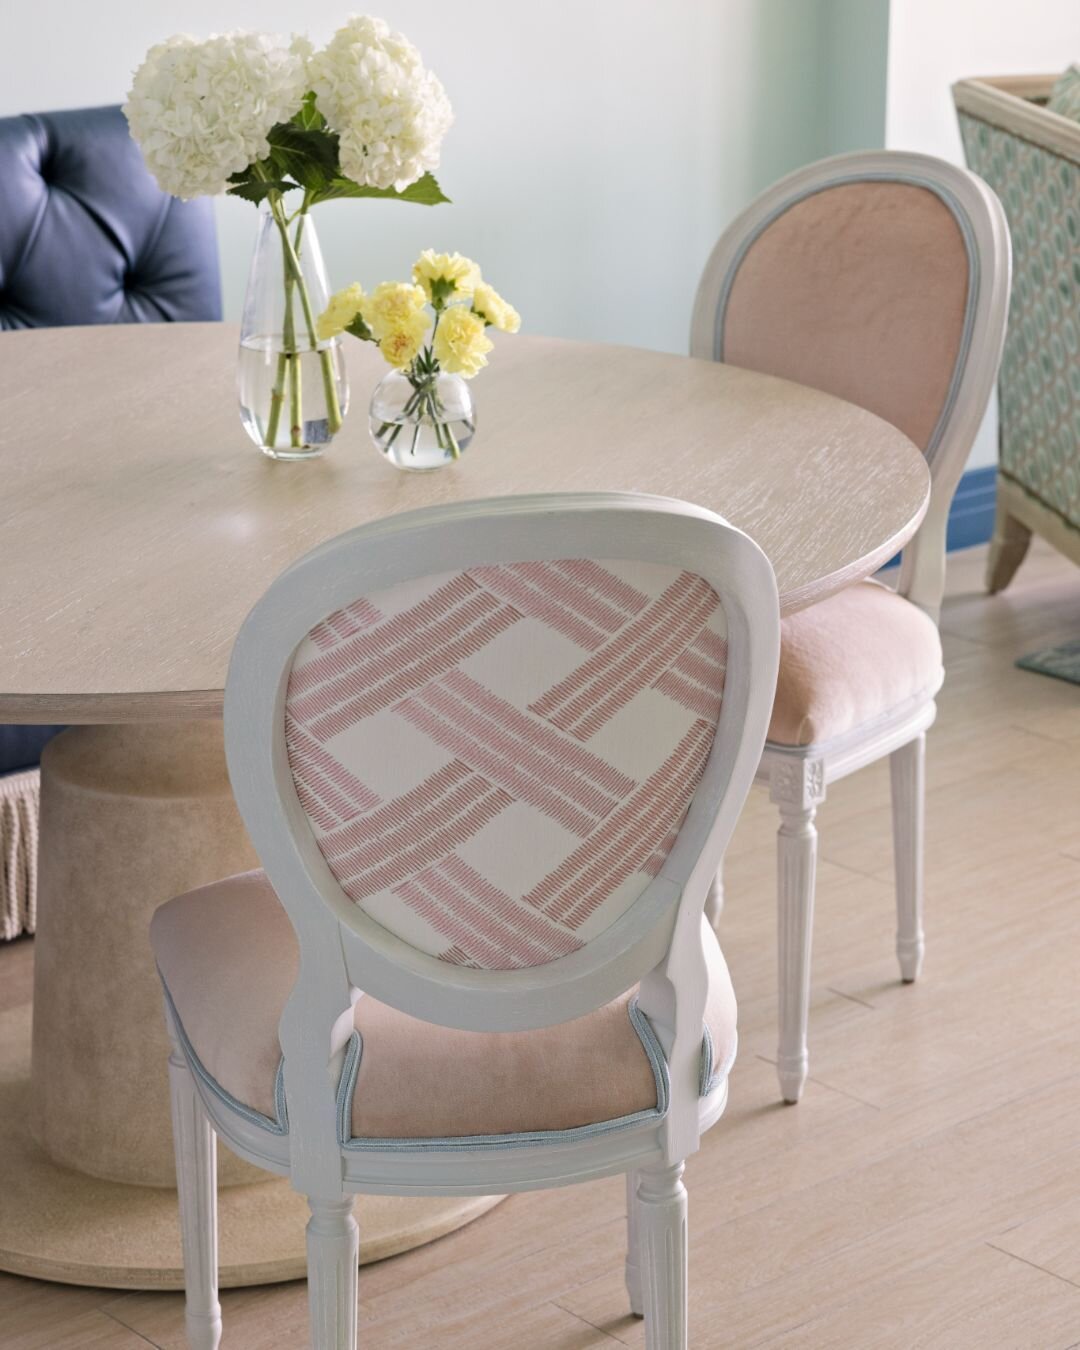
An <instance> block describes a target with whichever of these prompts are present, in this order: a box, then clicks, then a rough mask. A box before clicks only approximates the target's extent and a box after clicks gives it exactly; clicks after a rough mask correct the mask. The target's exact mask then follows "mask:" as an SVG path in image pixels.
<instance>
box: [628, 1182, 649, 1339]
mask: <svg viewBox="0 0 1080 1350" xmlns="http://www.w3.org/2000/svg"><path fill="white" fill-rule="evenodd" d="M637 1187H638V1174H637V1173H636V1172H627V1174H626V1292H627V1294H628V1295H629V1296H630V1311H631V1312H632V1313H633V1314H634V1316H635V1317H644V1316H645V1303H644V1296H643V1294H642V1292H641V1233H640V1228H641V1224H640V1222H639V1220H638V1198H637Z"/></svg>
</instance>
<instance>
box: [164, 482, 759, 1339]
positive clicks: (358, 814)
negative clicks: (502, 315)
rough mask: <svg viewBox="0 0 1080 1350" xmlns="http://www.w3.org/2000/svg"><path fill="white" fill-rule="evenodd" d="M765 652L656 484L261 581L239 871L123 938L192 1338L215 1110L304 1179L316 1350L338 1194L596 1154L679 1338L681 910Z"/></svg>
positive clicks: (745, 551) (367, 547) (693, 999)
mask: <svg viewBox="0 0 1080 1350" xmlns="http://www.w3.org/2000/svg"><path fill="white" fill-rule="evenodd" d="M778 644H779V618H778V609H777V596H776V587H775V581H774V578H773V575H772V569H771V568H770V566H769V564H768V562H767V561H766V559H765V557H764V555H763V554H762V553H761V552H760V550H759V549H758V548H757V546H756V545H754V544H753V543H752V542H751V541H750V540H749V539H747V538H746V537H745V536H744V535H742V534H740V533H739V532H738V531H736V530H734V529H732V528H731V527H730V526H729V525H727V524H725V523H724V522H723V521H721V520H720V519H719V518H718V517H716V516H713V515H711V514H709V513H708V512H705V511H702V510H698V509H697V508H694V507H692V506H688V505H686V504H684V503H679V502H673V501H668V500H664V499H658V498H648V497H633V496H626V495H607V494H604V495H573V496H569V495H567V496H562V495H559V496H546V497H521V498H506V499H501V500H494V501H481V502H474V503H465V504H462V505H456V506H451V507H445V508H434V509H431V510H425V511H419V512H414V513H410V514H406V515H399V516H395V517H392V518H390V519H388V520H385V521H382V522H380V523H377V524H375V525H371V526H365V527H362V528H360V529H357V530H355V531H353V532H351V533H349V534H347V535H343V536H341V537H340V538H338V539H336V540H333V541H332V542H330V543H329V544H327V545H325V546H323V547H322V548H320V549H317V550H316V551H315V552H314V553H311V554H309V555H308V556H307V557H306V558H305V559H303V560H301V561H300V562H299V563H297V564H296V565H295V566H294V567H292V568H290V569H289V571H287V572H286V573H285V574H284V575H283V576H282V577H281V578H279V580H278V581H277V582H275V583H274V585H273V586H272V587H271V588H270V590H269V591H268V592H267V594H266V596H265V597H264V598H263V599H262V600H261V601H260V602H259V604H258V605H257V606H256V607H255V609H254V610H253V611H252V613H251V615H250V616H249V617H248V619H247V621H246V622H245V624H244V627H243V629H242V630H241V633H240V635H239V637H238V639H237V643H236V647H235V650H234V653H233V659H232V664H231V667H230V672H229V679H228V685H227V688H226V698H225V736H226V749H227V754H228V760H229V770H230V776H231V778H232V783H233V788H234V791H235V793H236V799H237V802H238V804H239V806H240V810H241V812H242V814H243V817H244V821H245V823H246V825H247V827H248V830H249V832H250V834H251V838H252V840H253V842H254V844H255V847H256V849H257V851H258V854H259V857H260V859H261V861H262V863H263V865H264V867H265V873H249V874H247V875H245V876H243V877H239V878H231V879H229V880H227V881H225V882H222V883H218V884H216V885H214V886H210V887H206V888H203V890H201V891H197V892H193V893H191V894H190V895H187V896H182V897H179V898H177V899H176V900H172V901H170V902H169V903H168V904H166V905H164V906H163V907H162V908H161V909H159V910H158V912H157V914H156V915H155V917H154V921H153V927H152V941H153V945H154V950H155V954H156V957H157V961H158V967H159V970H160V971H161V974H162V979H163V982H164V985H165V990H166V1004H167V1010H168V1019H169V1022H170V1027H171V1030H172V1035H173V1037H174V1046H175V1048H174V1053H173V1056H172V1058H171V1060H170V1065H171V1073H172V1082H173V1100H174V1124H175V1131H176V1147H177V1168H178V1175H179V1183H180V1184H179V1190H180V1200H181V1210H182V1218H183V1232H184V1241H185V1246H184V1250H185V1269H186V1276H187V1292H188V1327H189V1335H190V1338H191V1341H192V1344H194V1345H198V1346H216V1345H217V1343H218V1337H219V1336H220V1317H219V1311H218V1304H217V1297H216V1283H215V1282H216V1270H215V1258H214V1252H215V1239H214V1237H213V1225H214V1219H213V1195H214V1170H213V1154H212V1130H216V1131H217V1132H218V1133H220V1134H221V1135H222V1136H223V1137H224V1138H225V1139H226V1140H227V1141H228V1143H229V1146H230V1147H231V1148H233V1149H235V1150H236V1151H237V1152H239V1153H240V1154H241V1156H243V1157H245V1158H247V1159H249V1160H250V1161H252V1162H254V1163H256V1164H258V1165H260V1166H263V1167H268V1168H271V1169H272V1170H277V1171H281V1172H286V1173H288V1174H289V1175H290V1176H291V1178H292V1181H293V1184H294V1185H295V1187H296V1188H297V1189H298V1190H299V1191H301V1192H302V1193H304V1194H306V1195H307V1196H308V1199H309V1203H310V1206H311V1211H312V1218H311V1221H310V1224H309V1228H308V1259H309V1267H308V1269H309V1276H308V1278H309V1299H310V1303H311V1318H312V1337H313V1343H314V1345H315V1346H316V1348H317V1350H342V1347H352V1346H355V1344H356V1276H357V1253H358V1242H359V1238H358V1234H357V1228H356V1222H355V1219H354V1218H353V1216H352V1203H351V1196H352V1195H353V1194H355V1193H359V1192H369V1193H390V1194H409V1193H412V1194H417V1193H419V1194H423V1193H430V1194H479V1195H483V1194H490V1193H493V1192H495V1193H498V1192H502V1191H514V1190H522V1189H529V1188H534V1187H538V1186H558V1185H564V1184H568V1183H570V1182H573V1181H579V1180H586V1179H589V1178H592V1177H597V1176H601V1175H605V1174H611V1173H625V1174H627V1177H628V1218H629V1221H630V1237H629V1245H628V1256H627V1282H628V1287H629V1292H630V1300H631V1304H632V1306H633V1308H634V1310H635V1311H636V1312H638V1313H641V1312H644V1315H645V1318H646V1332H647V1343H648V1345H649V1347H650V1350H660V1347H664V1348H665V1350H674V1348H678V1347H685V1346H686V1345H687V1330H686V1301H687V1300H686V1209H685V1205H686V1196H685V1190H684V1188H683V1185H682V1181H681V1177H682V1170H683V1160H684V1159H685V1158H686V1157H687V1156H688V1155H689V1154H690V1153H693V1152H694V1151H695V1150H696V1148H697V1146H698V1140H699V1137H700V1134H701V1132H702V1131H703V1130H704V1129H706V1128H708V1127H709V1126H710V1125H711V1124H712V1123H713V1122H714V1121H715V1120H716V1119H717V1118H718V1117H719V1115H720V1113H721V1111H722V1110H723V1107H724V1104H725V1100H726V1095H727V1086H726V1084H727V1074H728V1070H729V1068H730V1066H731V1063H732V1060H733V1058H734V1053H735V1003H734V995H733V993H732V990H731V985H730V981H729V978H728V975H727V971H726V967H725V966H724V962H723V957H722V956H721V954H720V950H719V947H718V946H717V943H716V938H715V935H714V934H713V932H712V929H711V928H710V927H709V925H708V924H707V923H706V922H705V921H704V918H703V909H704V903H705V896H706V892H707V890H708V885H709V882H710V879H711V877H712V875H713V874H714V873H715V869H716V867H717V866H718V863H719V859H720V856H721V853H722V850H723V848H724V845H725V843H726V840H727V839H728V837H729V835H730V833H731V830H732V827H733V826H734V823H735V820H736V817H737V815H738V812H739V809H740V807H741V805H742V802H743V800H744V798H745V795H746V792H747V791H748V789H749V786H750V783H751V782H752V780H753V776H754V771H755V769H756V767H757V763H758V760H759V758H760V754H761V747H762V744H763V742H764V736H765V728H766V723H767V721H768V716H769V709H770V707H771V704H772V694H773V686H774V681H775V673H776V662H777V654H778ZM361 991H362V992H361Z"/></svg>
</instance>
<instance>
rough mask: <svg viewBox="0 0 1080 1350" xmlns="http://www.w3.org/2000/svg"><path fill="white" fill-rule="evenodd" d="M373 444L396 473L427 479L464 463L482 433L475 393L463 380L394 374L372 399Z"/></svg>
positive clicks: (439, 373)
mask: <svg viewBox="0 0 1080 1350" xmlns="http://www.w3.org/2000/svg"><path fill="white" fill-rule="evenodd" d="M370 417H371V439H372V440H373V441H374V442H375V444H376V446H377V447H378V448H379V449H380V450H381V451H382V453H383V455H384V456H385V457H386V458H387V459H388V460H389V461H390V463H391V464H393V466H394V468H396V469H404V470H406V471H407V472H413V473H423V472H425V471H426V470H429V469H441V468H442V467H443V466H444V465H446V464H453V463H454V461H455V460H458V459H460V458H461V456H462V455H463V454H464V452H465V451H466V450H467V449H468V447H469V442H470V441H471V440H472V438H473V435H474V433H475V431H476V411H475V409H474V407H473V397H472V391H471V389H470V388H469V384H468V381H467V380H464V379H462V377H461V376H460V375H448V374H447V373H446V372H445V371H437V372H436V373H435V374H434V375H431V376H428V377H427V378H424V379H418V378H416V377H413V376H410V375H409V374H408V373H407V372H406V371H402V370H392V371H390V373H389V374H388V375H384V376H383V378H382V379H381V380H380V381H379V383H378V384H377V385H376V387H375V392H374V394H372V396H371V413H370Z"/></svg>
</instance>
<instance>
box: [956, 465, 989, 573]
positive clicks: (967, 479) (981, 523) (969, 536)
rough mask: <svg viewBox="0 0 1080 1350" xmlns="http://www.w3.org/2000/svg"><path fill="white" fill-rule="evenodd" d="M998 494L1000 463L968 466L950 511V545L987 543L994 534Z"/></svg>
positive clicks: (965, 546)
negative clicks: (998, 466) (995, 506)
mask: <svg viewBox="0 0 1080 1350" xmlns="http://www.w3.org/2000/svg"><path fill="white" fill-rule="evenodd" d="M996 495H997V465H996V464H984V465H983V466H982V467H981V468H978V469H968V471H967V473H965V474H964V476H963V477H962V478H961V479H960V482H959V484H958V485H957V488H956V495H955V496H954V497H953V499H952V506H951V508H950V510H949V529H948V533H947V535H946V545H945V546H946V548H948V550H949V552H950V553H951V552H952V551H953V549H956V548H971V547H972V546H973V545H975V544H985V543H986V541H987V540H988V539H989V538H990V536H991V535H992V534H993V533H994V501H995V498H996Z"/></svg>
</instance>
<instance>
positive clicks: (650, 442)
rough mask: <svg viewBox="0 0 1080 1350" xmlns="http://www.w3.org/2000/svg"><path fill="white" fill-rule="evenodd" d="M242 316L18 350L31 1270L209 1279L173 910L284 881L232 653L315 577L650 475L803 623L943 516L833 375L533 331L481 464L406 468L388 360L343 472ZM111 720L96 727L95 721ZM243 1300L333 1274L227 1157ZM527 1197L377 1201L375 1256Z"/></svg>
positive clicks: (294, 1224)
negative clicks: (384, 520) (246, 335)
mask: <svg viewBox="0 0 1080 1350" xmlns="http://www.w3.org/2000/svg"><path fill="white" fill-rule="evenodd" d="M237 340H238V333H237V329H236V327H235V326H233V325H230V324H160V325H131V326H118V327H97V328H60V329H49V330H34V331H24V332H8V333H3V334H0V483H2V488H0V559H2V568H0V578H2V580H0V586H2V596H3V599H2V620H0V722H37V723H49V722H64V723H68V724H72V725H71V729H70V730H68V731H66V732H64V733H62V734H61V735H60V736H59V737H57V738H56V739H55V740H53V741H52V742H51V743H50V745H49V747H48V748H47V750H46V753H45V756H44V761H43V765H42V818H41V841H40V852H39V856H40V864H39V904H38V931H37V938H36V942H35V948H36V950H35V962H34V965H35V970H34V994H33V1036H32V1056H31V1054H30V1040H31V1038H30V1034H29V1025H28V1024H29V1022H30V1010H29V1008H26V1009H21V1010H19V1009H17V1010H15V1011H13V1012H10V1013H7V1014H5V1015H3V1017H0V1177H2V1179H0V1198H2V1204H0V1269H5V1270H8V1271H13V1272H16V1273H19V1274H24V1275H32V1276H38V1277H41V1278H45V1279H53V1280H61V1281H67V1282H71V1283H77V1284H91V1285H108V1286H115V1287H127V1288H132V1287H134V1288H170V1287H178V1286H180V1285H181V1284H182V1273H181V1263H180V1251H179V1235H178V1223H177V1212H176V1196H175V1191H174V1190H172V1189H171V1188H172V1187H173V1185H174V1173H173V1160H172V1142H171V1130H170V1121H169V1100H168V1085H167V1074H166V1060H167V1054H168V1047H167V1042H166V1036H165V1030H164V1021H163V1016H162V1007H161V989H160V986H159V982H158V979H157V976H156V973H155V970H154V963H153V958H152V956H151V953H150V947H149V942H148V937H147V927H148V924H149V920H150V915H151V914H152V913H153V911H154V909H155V907H156V906H157V905H159V904H161V903H162V902H163V901H164V900H167V899H169V898H170V897H171V896H172V895H175V894H178V893H180V892H182V891H185V890H189V889H191V888H193V887H195V886H199V885H202V884H203V883H205V882H208V881H211V880H214V879H216V878H219V877H221V876H224V875H228V874H230V873H233V872H239V871H243V870H245V869H247V868H250V867H254V866H257V859H256V858H255V856H254V854H253V852H252V849H251V845H250V844H249V842H248V840H247V838H246V836H245V833H244V829H243V826H242V824H241V821H240V819H239V816H238V814H237V812H236V809H235V806H234V805H233V802H232V798H231V794H230V792H229V785H228V778H227V774H226V770H225V762H224V755H223V750H222V728H221V711H222V695H223V689H224V685H225V675H226V669H227V666H228V661H229V653H230V649H231V647H232V643H233V639H234V637H235V636H236V633H237V630H238V628H239V626H240V624H241V622H242V620H243V618H244V616H245V615H246V613H247V612H248V610H249V609H250V607H251V606H252V605H253V604H254V602H255V601H256V600H257V599H258V597H259V596H260V595H261V594H262V592H263V591H264V590H265V589H266V587H267V586H268V585H269V584H270V582H271V581H272V580H273V579H274V577H275V576H276V575H277V574H278V573H279V572H280V571H281V570H282V569H283V568H285V567H287V566H288V565H289V564H290V563H291V562H293V561H294V560H295V559H296V558H298V557H299V556H300V555H301V554H303V553H305V552H306V551H307V550H308V549H310V548H312V547H314V546H315V545H316V544H318V543H320V542H321V541H323V540H325V539H328V538H330V537H331V536H332V535H335V534H337V533H339V532H340V531H342V530H345V529H348V528H349V527H350V526H354V525H359V524H362V523H364V522H366V521H372V520H376V519H379V518H380V517H383V516H387V515H391V514H394V513H395V512H399V511H407V510H411V509H413V508H416V507H421V506H430V505H432V504H435V503H444V502H452V501H463V500H466V499H469V498H478V497H489V496H498V495H505V494H510V493H525V492H548V491H601V490H618V491H634V492H645V493H657V494H661V495H664V496H670V497H678V498H684V499H686V500H688V501H691V502H695V503H698V504H699V505H701V506H704V507H708V508H709V509H711V510H713V511H716V512H718V513H719V514H720V515H722V516H724V517H725V518H726V519H727V520H729V521H731V522H732V523H733V524H735V525H737V526H738V527H739V528H740V529H742V530H744V531H746V532H747V533H748V534H749V535H751V536H752V537H753V538H754V539H755V540H756V541H757V543H758V544H759V545H760V546H761V547H762V548H763V549H764V551H765V553H766V555H767V556H768V558H769V559H770V561H771V563H772V565H773V567H774V569H775V572H776V577H777V582H778V586H779V591H780V602H781V608H782V610H783V612H784V613H791V612H793V611H795V610H798V609H801V608H803V607H805V606H807V605H811V604H813V603H814V602H815V601H818V600H822V599H824V598H825V597H826V596H828V595H831V594H833V593H834V592H835V591H837V590H839V589H840V588H842V587H844V586H847V585H850V584H851V583H852V582H855V581H858V580H860V579H862V578H864V577H866V576H868V575H869V574H870V573H872V572H874V571H875V570H876V569H877V568H878V567H880V566H881V564H882V563H884V562H885V561H886V560H887V559H888V558H890V557H891V556H892V555H893V554H894V553H895V552H896V551H897V550H898V549H899V548H900V547H901V546H902V545H903V544H904V542H905V541H906V540H907V539H908V538H910V536H911V535H912V533H913V532H914V530H915V529H916V527H917V525H918V523H919V521H920V519H921V518H922V515H923V512H924V511H925V509H926V505H927V501H928V495H929V483H930V480H929V474H928V472H927V468H926V463H925V460H924V458H923V456H922V455H921V454H920V453H919V451H918V450H917V449H916V448H915V446H914V445H912V443H911V442H910V441H909V440H908V439H907V438H906V437H905V436H904V435H902V434H901V432H899V431H898V430H897V429H896V428H895V427H893V426H891V425H889V424H888V423H886V422H883V421H881V420H880V419H879V418H877V417H875V416H873V415H872V414H870V413H868V412H866V411H864V410H862V409H860V408H857V407H854V406H853V405H851V404H849V403H845V402H843V401H841V400H839V399H836V398H832V397H830V396H828V395H825V394H822V393H820V392H817V391H815V390H811V389H807V388H804V387H802V386H799V385H795V384H790V383H787V382H785V381H782V380H777V379H774V378H772V377H769V376H766V375H761V374H755V373H751V372H748V371H744V370H738V369H735V368H733V367H730V366H725V365H722V364H717V363H713V362H707V361H699V360H691V359H689V358H687V357H680V356H672V355H664V354H660V353H656V352H649V351H642V350H638V349H634V348H628V347H619V346H606V345H599V344H591V343H580V342H567V341H562V340H557V339H551V338H542V337H528V336H518V337H515V338H512V339H501V340H500V341H499V342H498V343H497V346H496V350H495V352H494V353H493V355H492V358H491V364H490V369H488V370H486V371H485V372H484V374H483V376H482V377H481V378H480V379H479V380H478V381H477V382H476V385H475V388H474V394H475V397H476V400H477V406H478V427H479V429H478V433H477V435H476V438H475V441H474V443H473V445H472V446H470V448H469V449H468V451H467V452H466V453H465V454H464V456H463V457H462V459H461V460H460V462H458V463H456V464H453V465H450V466H447V467H446V468H443V469H441V470H439V471H437V472H433V473H422V474H421V473H418V474H410V473H402V472H399V471H397V470H396V469H394V468H393V467H391V466H390V465H389V464H388V463H386V462H384V461H383V459H382V458H381V456H380V455H379V454H378V453H377V451H376V450H375V449H374V447H373V445H372V444H371V441H370V439H369V436H368V427H367V401H368V399H369V397H370V392H371V390H372V388H373V387H374V385H375V383H376V381H377V380H378V378H379V376H380V374H381V373H382V371H383V369H385V368H384V367H381V365H380V359H379V358H378V356H377V354H376V353H375V352H374V351H373V350H372V349H371V348H370V347H368V346H365V345H362V344H360V343H358V342H355V341H353V340H351V339H346V341H347V343H348V346H347V358H348V371H349V380H350V385H351V388H352V410H351V412H350V413H349V415H348V417H347V418H346V422H345V426H344V429H343V431H342V432H341V433H340V434H339V436H338V437H337V439H336V440H335V441H334V443H333V444H332V445H331V446H329V447H328V449H327V451H326V453H325V454H324V455H323V457H321V458H319V459H317V460H313V461H310V462H302V463H277V462H273V461H271V460H270V459H268V458H266V457H264V456H263V455H261V454H260V453H259V451H258V450H257V448H256V447H255V446H253V445H252V444H251V443H250V442H249V441H248V440H247V438H246V436H245V435H244V433H243V431H242V430H241V427H240V422H239V417H238V413H237V406H236V396H235V390H234V370H235V358H236V346H237ZM77 724H82V725H77ZM221 1152H222V1157H221V1161H220V1183H221V1201H220V1228H221V1239H220V1250H221V1282H222V1284H223V1285H241V1284H255V1283H264V1282H268V1281H274V1280H283V1279H292V1278H297V1277H300V1276H302V1275H303V1274H304V1270H305V1261H304V1225H305V1220H306V1207H305V1205H304V1202H303V1200H302V1199H301V1198H300V1197H299V1196H296V1195H295V1194H294V1193H293V1192H292V1191H291V1189H290V1187H289V1185H288V1182H287V1181H285V1180H283V1179H277V1178H271V1179H268V1177H267V1174H265V1173H259V1172H255V1171H254V1169H252V1168H250V1167H249V1166H248V1165H247V1164H244V1163H242V1162H240V1160H239V1159H236V1158H234V1157H232V1156H231V1155H227V1154H226V1153H225V1150H224V1149H222V1150H221ZM497 1199H498V1198H497V1197H494V1198H488V1199H477V1198H465V1199H461V1198H453V1197H451V1198H447V1197H442V1198H438V1199H422V1198H414V1197H410V1198H406V1199H396V1198H386V1197H378V1198H371V1199H369V1198H367V1197H362V1198H361V1199H360V1201H359V1206H360V1227H361V1235H362V1249H363V1253H364V1259H376V1258H378V1257H382V1256H386V1255H390V1254H391V1253H393V1252H396V1251H401V1250H405V1249H407V1248H409V1247H413V1246H417V1245H419V1244H421V1243H423V1242H426V1241H429V1240H431V1239H432V1238H434V1237H437V1236H439V1235H441V1234H443V1233H446V1232H449V1231H451V1230H452V1229H454V1228H456V1227H459V1226H461V1225H462V1224H463V1223H466V1222H468V1221H470V1220H471V1219H473V1218H476V1217H477V1216H478V1215H479V1214H481V1213H483V1212H484V1211H485V1210H486V1209H488V1208H490V1207H491V1205H493V1204H495V1203H497Z"/></svg>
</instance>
